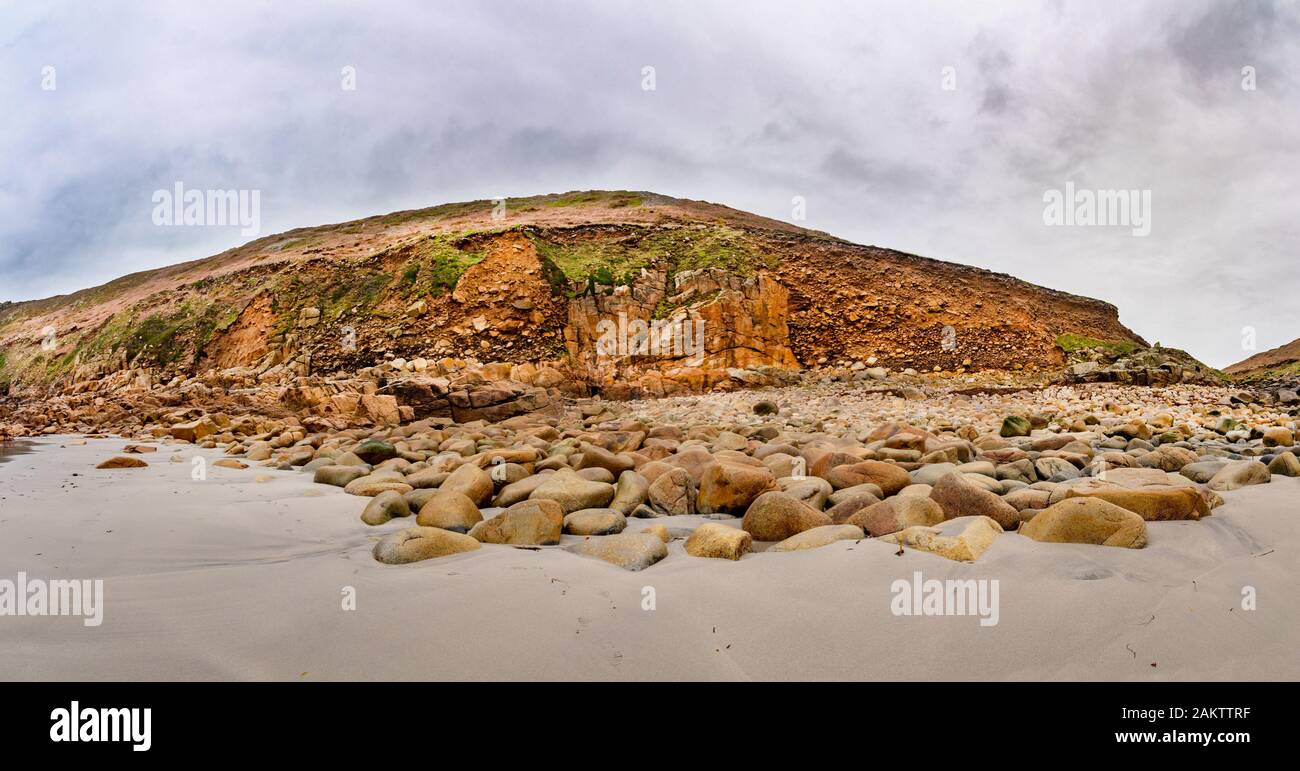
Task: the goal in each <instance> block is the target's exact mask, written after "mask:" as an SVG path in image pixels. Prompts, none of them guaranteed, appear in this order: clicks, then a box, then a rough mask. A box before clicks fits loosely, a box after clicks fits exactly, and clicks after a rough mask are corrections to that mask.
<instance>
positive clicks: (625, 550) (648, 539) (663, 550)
mask: <svg viewBox="0 0 1300 771" xmlns="http://www.w3.org/2000/svg"><path fill="white" fill-rule="evenodd" d="M567 550H568V551H571V552H573V553H574V554H579V555H582V556H584V557H594V558H595V559H598V560H604V561H605V562H608V563H609V564H611V565H617V566H618V567H620V568H623V569H624V570H644V569H646V568H648V567H650V566H651V565H653V564H655V563H656V562H658V561H659V560H661V559H663V558H664V557H667V556H668V547H667V546H666V545H665V544H664V542H663V540H662V539H661V538H659V537H658V536H656V535H654V534H652V533H619V534H617V535H605V536H595V537H591V538H586V539H584V540H582V541H581V542H580V543H576V544H574V545H572V546H569V547H567Z"/></svg>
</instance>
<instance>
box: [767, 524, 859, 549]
mask: <svg viewBox="0 0 1300 771" xmlns="http://www.w3.org/2000/svg"><path fill="white" fill-rule="evenodd" d="M865 537H866V536H865V535H864V534H863V532H862V528H860V527H858V526H857V525H852V524H849V525H822V526H820V527H814V528H809V529H808V530H805V531H803V532H802V533H797V534H795V535H792V536H790V537H789V538H787V539H785V540H784V541H781V542H780V543H777V544H774V545H773V546H771V547H769V548H768V551H769V552H774V551H803V550H805V549H816V548H819V547H821V546H827V545H829V544H832V543H835V542H836V541H856V540H859V539H861V538H865Z"/></svg>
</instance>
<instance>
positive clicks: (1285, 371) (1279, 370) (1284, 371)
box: [1224, 361, 1300, 383]
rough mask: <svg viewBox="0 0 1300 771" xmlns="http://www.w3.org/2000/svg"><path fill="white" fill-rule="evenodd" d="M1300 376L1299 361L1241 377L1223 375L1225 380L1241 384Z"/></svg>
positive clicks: (1248, 373)
mask: <svg viewBox="0 0 1300 771" xmlns="http://www.w3.org/2000/svg"><path fill="white" fill-rule="evenodd" d="M1297 376H1300V361H1292V362H1287V363H1286V364H1280V365H1278V366H1276V367H1269V368H1268V369H1261V370H1256V371H1254V372H1247V373H1245V374H1242V375H1224V377H1225V378H1231V379H1232V380H1236V381H1238V382H1242V383H1253V382H1256V381H1259V380H1274V379H1283V378H1292V377H1297Z"/></svg>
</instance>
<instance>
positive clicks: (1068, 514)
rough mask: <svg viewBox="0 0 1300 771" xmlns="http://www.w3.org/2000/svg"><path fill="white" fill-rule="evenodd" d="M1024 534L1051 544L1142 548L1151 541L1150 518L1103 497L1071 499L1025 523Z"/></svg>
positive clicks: (1023, 526) (1043, 511)
mask: <svg viewBox="0 0 1300 771" xmlns="http://www.w3.org/2000/svg"><path fill="white" fill-rule="evenodd" d="M1019 532H1020V534H1021V535H1024V536H1026V537H1028V538H1032V539H1034V540H1035V541H1044V542H1049V543H1090V544H1099V545H1101V546H1120V547H1124V548H1127V549H1141V548H1142V547H1143V546H1146V543H1147V523H1146V520H1144V519H1142V517H1140V516H1138V515H1137V514H1135V513H1134V512H1132V511H1129V510H1128V509H1125V508H1123V507H1120V506H1116V505H1115V504H1113V503H1110V502H1108V501H1104V500H1102V499H1100V498H1068V499H1066V500H1064V501H1061V502H1060V503H1055V504H1053V505H1051V506H1049V507H1047V508H1046V509H1043V510H1042V511H1040V512H1038V514H1036V515H1034V518H1033V519H1031V520H1029V521H1028V522H1026V523H1024V524H1022V525H1021V526H1020V530H1019Z"/></svg>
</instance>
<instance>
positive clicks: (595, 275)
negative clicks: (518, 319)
mask: <svg viewBox="0 0 1300 771" xmlns="http://www.w3.org/2000/svg"><path fill="white" fill-rule="evenodd" d="M529 235H530V237H531V238H532V239H533V243H534V245H535V246H536V247H537V252H538V254H540V255H541V256H542V257H544V258H546V259H547V260H549V261H550V262H551V263H553V264H554V265H555V266H556V267H558V268H559V269H560V270H561V271H562V272H563V273H564V276H565V277H566V278H567V279H569V280H570V281H576V282H579V283H586V284H588V285H589V286H590V285H592V284H595V285H603V286H627V285H631V284H632V283H634V282H635V281H636V278H637V276H638V275H639V274H640V271H641V269H642V268H649V267H652V266H655V265H659V266H665V267H666V268H667V269H668V271H669V274H670V275H671V274H673V273H680V272H682V271H686V270H700V269H703V268H719V269H722V270H726V271H728V272H730V273H735V274H739V275H742V276H748V275H752V274H753V273H754V272H755V271H757V270H761V269H763V268H773V267H776V264H777V262H778V261H779V260H778V258H777V256H776V255H775V254H771V253H767V252H764V251H763V250H762V249H761V248H760V247H759V246H758V245H757V244H756V243H755V242H754V241H753V239H751V238H750V237H749V236H748V235H747V234H746V233H745V232H744V231H741V230H738V229H735V228H732V227H728V226H726V225H704V226H690V227H675V228H634V229H632V230H631V231H630V232H625V233H621V234H618V235H609V236H607V237H590V236H588V237H583V238H568V237H566V236H565V234H562V233H546V232H541V233H537V232H532V233H529Z"/></svg>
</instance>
